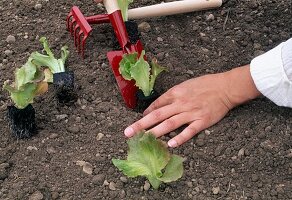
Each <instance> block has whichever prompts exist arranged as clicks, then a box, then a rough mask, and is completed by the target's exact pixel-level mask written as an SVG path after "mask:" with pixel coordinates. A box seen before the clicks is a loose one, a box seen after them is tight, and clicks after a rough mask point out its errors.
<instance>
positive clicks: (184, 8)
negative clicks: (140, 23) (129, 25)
mask: <svg viewBox="0 0 292 200" xmlns="http://www.w3.org/2000/svg"><path fill="white" fill-rule="evenodd" d="M221 5H222V0H183V1H174V2H168V3H161V4H156V5H151V6H146V7H141V8H134V9H130V10H129V12H128V15H129V19H140V18H148V17H160V16H166V15H175V14H180V13H187V12H193V11H199V10H205V9H210V8H216V7H220V6H221Z"/></svg>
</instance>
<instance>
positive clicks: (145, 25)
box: [138, 22, 151, 32]
mask: <svg viewBox="0 0 292 200" xmlns="http://www.w3.org/2000/svg"><path fill="white" fill-rule="evenodd" d="M138 30H139V31H140V32H149V31H150V30H151V26H150V24H149V23H147V22H142V23H140V24H139V25H138Z"/></svg>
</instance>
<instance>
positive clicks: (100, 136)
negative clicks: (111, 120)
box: [96, 133, 104, 141]
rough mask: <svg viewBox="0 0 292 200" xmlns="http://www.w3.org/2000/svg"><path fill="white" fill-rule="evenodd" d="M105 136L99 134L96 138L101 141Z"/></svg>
mask: <svg viewBox="0 0 292 200" xmlns="http://www.w3.org/2000/svg"><path fill="white" fill-rule="evenodd" d="M103 136H104V134H103V133H98V134H97V136H96V140H97V141H99V140H101V139H102V138H103Z"/></svg>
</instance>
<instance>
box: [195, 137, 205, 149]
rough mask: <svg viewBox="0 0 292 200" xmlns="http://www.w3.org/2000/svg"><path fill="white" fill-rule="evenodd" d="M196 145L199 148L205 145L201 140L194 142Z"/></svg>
mask: <svg viewBox="0 0 292 200" xmlns="http://www.w3.org/2000/svg"><path fill="white" fill-rule="evenodd" d="M196 144H197V145H198V146H199V147H202V146H204V145H205V141H204V140H203V139H197V140H196Z"/></svg>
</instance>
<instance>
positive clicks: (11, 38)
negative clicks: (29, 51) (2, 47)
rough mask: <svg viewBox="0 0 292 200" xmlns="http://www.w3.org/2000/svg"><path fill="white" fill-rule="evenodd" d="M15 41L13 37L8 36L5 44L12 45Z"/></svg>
mask: <svg viewBox="0 0 292 200" xmlns="http://www.w3.org/2000/svg"><path fill="white" fill-rule="evenodd" d="M15 41H16V39H15V37H14V36H13V35H8V36H7V38H6V42H7V43H8V44H12V43H14V42H15Z"/></svg>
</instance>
